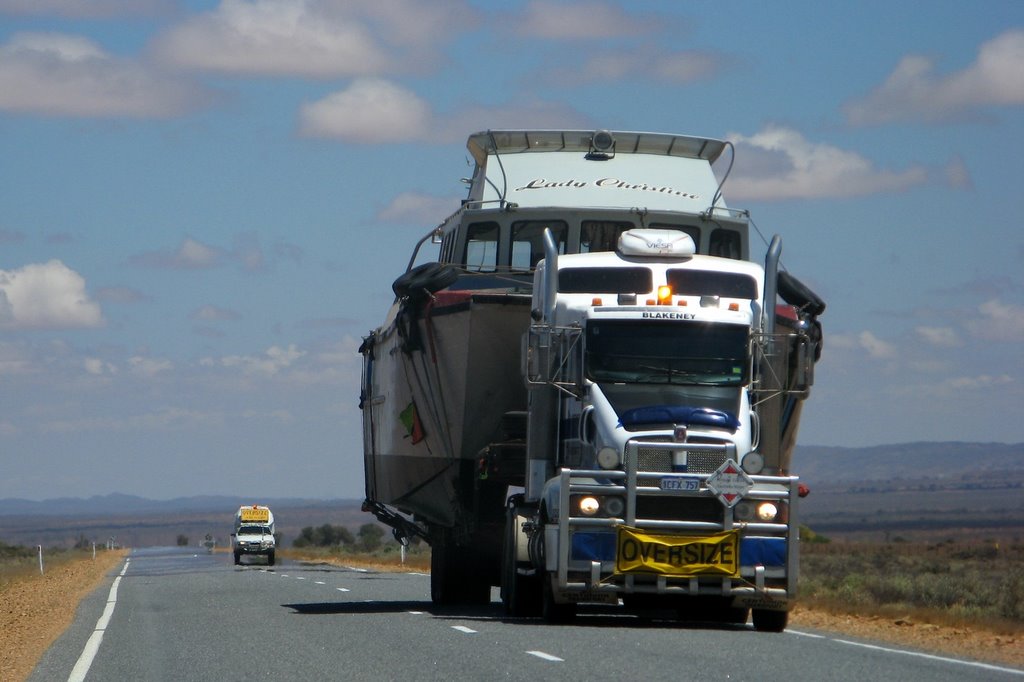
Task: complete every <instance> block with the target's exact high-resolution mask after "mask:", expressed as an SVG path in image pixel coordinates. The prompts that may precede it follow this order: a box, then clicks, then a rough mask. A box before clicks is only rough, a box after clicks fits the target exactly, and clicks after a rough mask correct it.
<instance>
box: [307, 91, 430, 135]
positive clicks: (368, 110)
mask: <svg viewBox="0 0 1024 682" xmlns="http://www.w3.org/2000/svg"><path fill="white" fill-rule="evenodd" d="M431 115H432V114H431V110H430V105H429V104H428V103H427V102H425V101H424V100H422V99H420V98H419V97H418V96H417V95H416V94H414V93H413V92H411V91H409V90H406V89H405V88H402V87H400V86H398V85H395V84H394V83H391V82H389V81H385V80H380V79H376V78H373V79H360V80H357V81H355V82H354V83H353V84H352V85H351V86H349V87H348V89H346V90H342V91H340V92H336V93H333V94H331V95H328V96H327V97H325V98H324V99H321V100H319V101H317V102H313V103H307V104H304V105H303V106H302V109H301V111H300V113H299V117H300V123H299V131H300V133H301V134H303V135H306V136H309V137H330V138H339V139H344V140H351V141H357V142H366V143H378V142H407V141H410V140H418V139H423V138H424V137H426V134H427V131H428V130H429V129H430V121H431Z"/></svg>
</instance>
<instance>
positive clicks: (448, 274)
mask: <svg viewBox="0 0 1024 682" xmlns="http://www.w3.org/2000/svg"><path fill="white" fill-rule="evenodd" d="M458 278H459V273H458V271H457V270H456V269H455V268H453V267H452V266H450V265H443V264H441V263H423V264H422V265H417V266H416V267H414V268H413V269H412V270H409V271H408V272H406V273H404V274H403V275H401V276H400V277H399V278H398V279H396V280H395V281H394V283H393V284H392V285H391V290H392V291H394V292H395V296H397V297H398V298H404V297H405V296H415V295H417V294H421V293H423V292H427V293H431V294H432V293H434V292H435V291H440V290H441V289H444V288H445V287H447V286H449V285H451V284H453V283H454V282H455V280H456V279H458Z"/></svg>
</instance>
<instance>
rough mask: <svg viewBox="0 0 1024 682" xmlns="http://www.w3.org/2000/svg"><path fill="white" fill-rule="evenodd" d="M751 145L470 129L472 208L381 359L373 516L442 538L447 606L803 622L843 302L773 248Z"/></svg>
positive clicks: (438, 559) (418, 277) (367, 428)
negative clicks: (812, 500)
mask: <svg viewBox="0 0 1024 682" xmlns="http://www.w3.org/2000/svg"><path fill="white" fill-rule="evenodd" d="M728 147H729V145H728V143H726V142H722V141H718V140H711V139H707V138H695V137H686V136H680V135H668V134H659V133H634V132H610V131H604V130H600V131H590V132H588V131H485V132H481V133H476V134H474V135H472V136H470V138H469V143H468V148H469V150H470V153H471V154H472V155H473V158H474V160H475V169H474V173H473V176H472V178H470V180H469V184H470V189H469V195H468V197H467V198H466V200H464V202H463V204H462V206H461V207H460V208H459V209H458V210H457V211H456V212H455V213H454V214H453V215H451V216H450V217H449V218H448V219H446V220H445V221H444V222H443V223H442V224H441V225H440V226H438V227H437V228H435V229H434V230H432V231H431V232H429V233H428V234H427V235H425V236H424V238H423V239H421V240H420V242H419V243H418V244H417V245H416V247H415V248H414V250H413V256H412V258H410V260H409V265H408V267H407V270H406V272H405V273H404V274H402V275H401V276H399V277H398V278H397V279H396V280H395V282H394V284H393V292H394V294H395V301H394V304H393V305H392V307H391V310H390V311H389V314H388V316H387V318H386V320H385V323H384V324H383V325H382V326H380V327H378V328H377V329H374V330H372V331H371V332H370V333H369V335H368V336H367V337H366V338H365V339H364V342H363V344H362V346H361V348H360V352H361V353H362V355H363V372H362V385H361V391H360V407H361V408H362V413H363V441H364V468H365V476H366V500H365V502H364V509H365V510H366V511H368V512H371V513H373V514H375V515H376V516H377V518H378V519H380V520H381V521H383V522H384V523H387V524H388V525H390V526H391V527H392V528H393V530H394V533H395V536H396V538H398V539H399V540H401V541H406V540H407V539H408V538H411V537H413V536H419V537H422V538H423V539H425V540H426V541H427V542H429V543H430V546H431V597H432V599H433V600H434V601H435V602H436V603H442V604H444V603H483V602H487V601H489V600H490V594H491V587H492V586H499V587H500V594H501V599H502V603H503V605H504V608H505V609H506V611H507V612H508V613H509V614H511V615H516V616H531V615H542V616H543V617H544V618H546V619H547V620H548V621H551V622H560V621H566V620H570V619H572V618H573V617H574V616H575V614H576V612H577V609H578V607H579V605H581V604H598V605H601V604H603V605H607V606H609V607H615V608H626V609H633V610H638V611H646V610H650V609H659V610H662V611H664V610H665V609H671V610H672V611H674V612H675V613H676V614H677V615H678V616H679V617H680V618H687V619H692V618H698V619H712V620H719V621H726V622H737V623H739V622H746V621H747V619H748V617H750V616H751V614H752V621H753V624H754V627H755V628H757V629H758V630H766V631H780V630H782V629H784V628H785V626H786V623H787V619H788V611H789V610H790V608H791V606H792V603H793V600H794V599H795V596H796V591H797V577H798V559H799V530H798V528H799V525H798V513H797V507H798V500H799V497H800V494H801V493H802V492H803V491H804V490H805V488H804V487H802V486H801V484H800V483H799V479H798V478H797V476H795V475H794V473H793V471H792V470H791V464H792V452H793V447H794V445H795V440H796V434H797V430H798V426H799V421H800V415H801V410H802V407H803V402H804V400H805V399H806V398H807V396H808V395H809V391H810V387H811V385H812V384H813V376H814V364H815V362H816V361H817V359H818V358H819V356H820V351H821V343H822V338H821V326H820V323H819V321H818V316H819V315H820V314H821V313H822V312H824V308H825V304H824V303H823V302H822V301H821V299H820V298H819V297H818V296H817V295H815V294H814V293H813V292H812V291H810V290H809V289H808V288H807V287H806V286H804V285H803V284H802V283H801V282H800V281H799V280H797V279H796V278H795V277H793V276H792V275H790V274H789V273H788V272H786V271H785V269H784V268H783V267H782V265H781V248H782V247H781V239H780V238H779V237H778V236H775V237H773V238H772V239H771V240H770V242H769V243H768V244H767V245H766V249H765V253H764V257H763V260H760V259H758V260H757V261H755V260H753V259H752V257H751V253H750V252H751V248H750V247H751V245H750V232H751V221H750V217H749V214H748V213H747V212H746V211H741V210H736V209H730V208H728V207H727V206H726V205H725V202H724V199H723V197H722V191H721V190H722V182H721V180H720V179H719V177H718V176H716V174H715V172H714V169H713V168H712V164H713V163H714V162H715V161H716V160H717V159H718V158H719V157H720V156H721V154H722V153H723V152H724V151H725V150H726V149H727V148H728ZM727 175H728V170H726V171H724V172H723V173H722V177H723V178H724V177H727ZM428 240H429V241H431V242H432V243H435V244H437V246H438V247H439V249H438V255H437V258H436V260H433V261H430V262H427V263H423V264H420V265H414V264H415V263H416V260H417V257H418V252H419V250H420V248H421V247H422V246H423V245H424V244H425V243H426V242H427V241H428Z"/></svg>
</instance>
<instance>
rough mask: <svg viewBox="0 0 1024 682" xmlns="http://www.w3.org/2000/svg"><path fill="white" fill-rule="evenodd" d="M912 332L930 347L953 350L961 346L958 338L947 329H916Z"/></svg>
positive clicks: (952, 331) (953, 331) (961, 342)
mask: <svg viewBox="0 0 1024 682" xmlns="http://www.w3.org/2000/svg"><path fill="white" fill-rule="evenodd" d="M914 331H916V332H917V335H918V336H920V337H921V339H922V340H924V342H925V343H928V344H930V345H932V346H939V347H943V348H954V347H956V346H962V345H963V341H961V340H960V336H959V335H958V334H957V333H956V331H955V330H953V329H951V328H949V327H917V328H916V329H915V330H914Z"/></svg>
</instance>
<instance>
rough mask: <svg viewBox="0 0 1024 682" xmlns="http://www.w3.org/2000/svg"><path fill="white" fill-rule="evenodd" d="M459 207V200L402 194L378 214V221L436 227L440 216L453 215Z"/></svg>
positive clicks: (456, 198)
mask: <svg viewBox="0 0 1024 682" xmlns="http://www.w3.org/2000/svg"><path fill="white" fill-rule="evenodd" d="M458 207H459V198H458V197H454V198H451V197H450V198H445V197H434V196H428V195H426V194H416V193H414V192H402V193H401V194H399V195H398V196H396V197H395V198H394V199H392V200H391V203H390V204H388V205H387V206H385V207H384V208H382V209H381V210H380V211H378V212H377V216H376V217H377V219H378V220H383V221H387V222H390V223H417V224H421V225H434V224H436V223H437V222H438V219H439V217H440V216H446V215H449V214H451V213H453V212H454V211H455V210H456V209H457V208H458Z"/></svg>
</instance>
